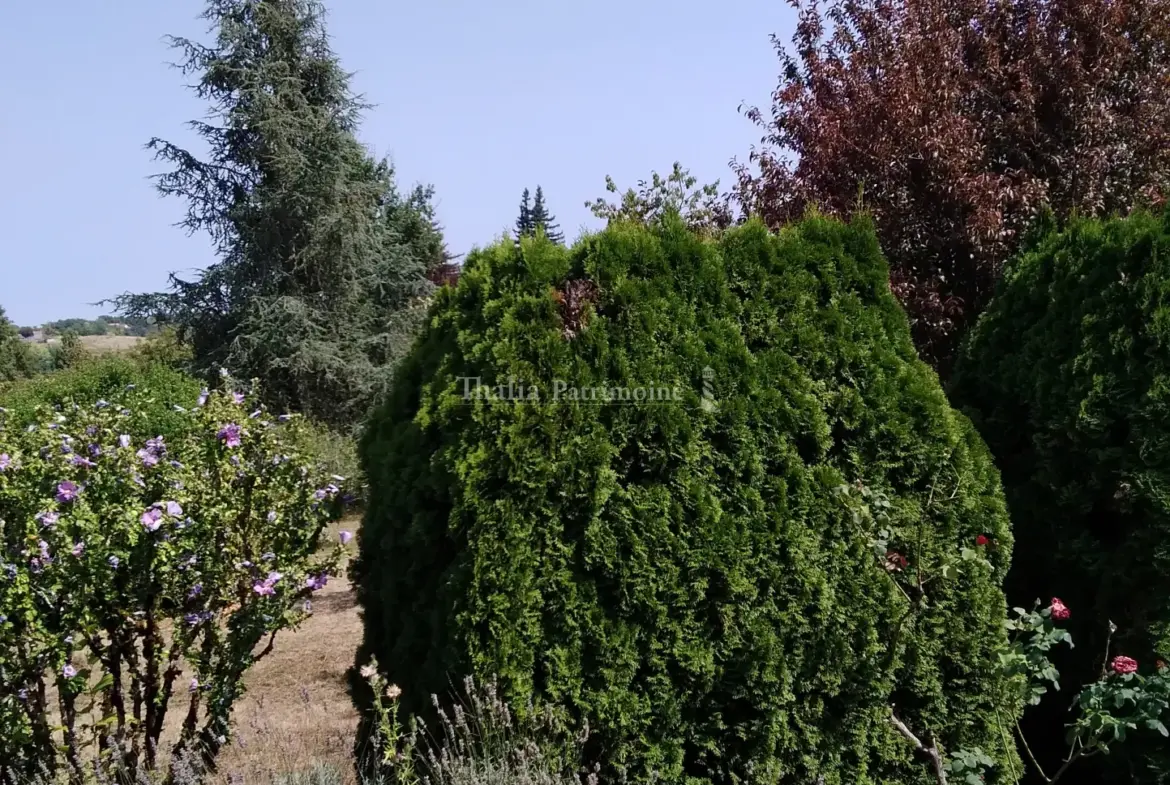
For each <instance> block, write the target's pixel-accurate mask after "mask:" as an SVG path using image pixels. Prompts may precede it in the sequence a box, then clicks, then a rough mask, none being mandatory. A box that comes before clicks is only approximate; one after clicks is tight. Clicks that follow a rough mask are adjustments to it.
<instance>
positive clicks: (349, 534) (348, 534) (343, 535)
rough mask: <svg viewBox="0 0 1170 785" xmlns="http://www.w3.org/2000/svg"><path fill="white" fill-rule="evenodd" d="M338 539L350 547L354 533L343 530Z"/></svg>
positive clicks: (338, 534)
mask: <svg viewBox="0 0 1170 785" xmlns="http://www.w3.org/2000/svg"><path fill="white" fill-rule="evenodd" d="M337 538H338V539H339V540H341V544H342V545H349V541H350V540H352V539H353V533H352V532H347V531H344V530H342V531H340V532H338V533H337Z"/></svg>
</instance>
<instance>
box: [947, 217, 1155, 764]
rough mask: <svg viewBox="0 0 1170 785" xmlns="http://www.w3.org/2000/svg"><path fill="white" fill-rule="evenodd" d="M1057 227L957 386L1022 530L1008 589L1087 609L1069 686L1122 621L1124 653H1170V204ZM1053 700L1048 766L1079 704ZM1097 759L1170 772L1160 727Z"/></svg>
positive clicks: (985, 325)
mask: <svg viewBox="0 0 1170 785" xmlns="http://www.w3.org/2000/svg"><path fill="white" fill-rule="evenodd" d="M1049 227H1050V228H1049V229H1048V230H1047V231H1046V232H1041V231H1038V232H1037V236H1036V238H1035V239H1034V240H1032V241H1030V242H1029V244H1028V246H1027V247H1026V248H1025V250H1024V251H1023V252H1022V253H1021V254H1020V256H1019V257H1018V258H1017V259H1015V260H1014V261H1013V262H1012V263H1011V265H1009V267H1008V270H1007V272H1006V274H1005V277H1004V280H1003V282H1002V284H1001V286H1000V289H999V291H998V293H997V295H996V297H995V299H994V300H992V302H991V305H990V306H989V307H988V309H987V311H986V312H985V313H984V314H983V316H982V317H981V318H980V319H979V321H978V323H977V324H976V325H975V327H974V328H973V330H972V331H971V333H970V336H969V338H968V340H967V341H966V343H965V344H964V348H963V352H962V354H961V356H960V359H959V363H958V365H957V368H956V373H955V377H954V380H953V388H954V390H953V398H954V400H956V402H958V403H961V404H963V405H965V406H967V407H969V411H971V413H972V415H973V417H974V418H975V420H976V424H977V425H978V426H979V427H980V430H981V431H982V432H983V434H984V436H985V438H986V439H987V442H988V444H989V446H990V447H991V449H992V451H993V453H994V454H995V456H996V459H997V462H998V463H999V466H1000V469H1001V471H1002V473H1003V482H1004V486H1005V491H1006V494H1007V499H1008V504H1009V508H1010V510H1011V514H1012V520H1013V522H1014V527H1015V532H1016V556H1015V562H1014V567H1013V568H1012V571H1011V573H1010V575H1009V579H1008V582H1007V586H1008V590H1009V598H1010V599H1011V600H1013V601H1014V602H1015V603H1017V604H1025V603H1027V604H1030V603H1031V602H1032V601H1033V600H1034V599H1036V598H1038V597H1039V598H1043V599H1044V601H1047V598H1049V597H1051V596H1053V595H1056V596H1058V597H1060V598H1061V599H1062V600H1064V601H1065V602H1066V603H1067V604H1068V605H1069V606H1070V607H1071V608H1072V609H1073V614H1072V618H1071V619H1070V621H1069V624H1070V625H1071V627H1070V629H1071V630H1072V632H1073V634H1074V636H1075V638H1076V641H1077V648H1076V649H1075V650H1074V651H1073V652H1072V653H1071V655H1070V656H1069V658H1068V660H1067V662H1066V663H1062V664H1063V665H1064V666H1065V667H1064V668H1062V673H1063V676H1064V678H1063V680H1062V683H1063V686H1064V690H1065V692H1068V693H1071V692H1074V691H1075V690H1076V689H1077V688H1078V687H1079V686H1080V685H1081V684H1084V683H1085V682H1086V681H1090V680H1095V679H1096V678H1097V677H1098V676H1099V674H1100V673H1101V669H1102V666H1103V663H1102V656H1103V655H1102V652H1103V651H1104V649H1105V644H1106V640H1107V638H1108V637H1109V629H1108V627H1109V622H1110V621H1113V622H1114V623H1116V624H1117V626H1118V631H1117V633H1116V634H1115V635H1114V636H1113V645H1112V650H1111V654H1125V655H1128V656H1132V657H1134V658H1136V659H1137V660H1138V661H1139V663H1141V664H1142V666H1143V667H1144V668H1151V669H1152V667H1153V665H1154V662H1155V660H1156V659H1157V658H1161V659H1163V660H1170V545H1168V543H1170V397H1168V396H1170V213H1163V214H1162V215H1160V216H1154V215H1150V214H1144V213H1141V214H1135V215H1133V216H1131V217H1129V218H1127V219H1113V220H1108V221H1103V222H1102V221H1096V220H1086V219H1077V220H1074V221H1072V222H1071V223H1070V224H1069V225H1068V226H1067V228H1065V229H1064V230H1058V229H1057V228H1056V227H1055V226H1052V225H1051V224H1049ZM1045 705H1049V706H1050V710H1049V711H1045ZM1045 705H1042V706H1041V708H1040V709H1039V710H1037V712H1036V713H1035V715H1034V716H1033V715H1031V714H1030V715H1029V717H1030V719H1031V721H1030V722H1029V723H1028V727H1027V729H1028V731H1029V737H1030V738H1031V739H1032V740H1033V741H1034V745H1033V746H1034V747H1036V748H1037V749H1038V751H1039V753H1040V754H1041V755H1042V756H1047V758H1046V760H1044V761H1043V763H1045V764H1050V762H1051V761H1053V760H1055V759H1056V756H1057V755H1059V754H1060V751H1061V750H1062V749H1063V747H1064V744H1063V728H1062V724H1063V722H1065V721H1067V714H1066V713H1065V712H1066V708H1067V704H1064V703H1063V702H1062V701H1053V702H1051V704H1045ZM1153 749H1157V750H1159V752H1158V754H1157V756H1155V757H1147V755H1148V754H1149V753H1150V751H1151V750H1153ZM1094 760H1098V762H1099V763H1100V764H1101V768H1100V769H1098V770H1096V771H1094V770H1093V769H1092V767H1089V768H1088V769H1082V771H1083V772H1084V773H1083V774H1082V775H1081V776H1083V777H1085V779H1084V780H1083V781H1084V782H1093V783H1100V782H1116V783H1122V782H1125V783H1129V782H1149V783H1154V782H1164V781H1165V780H1164V774H1162V775H1155V774H1154V773H1152V771H1153V770H1152V769H1151V768H1150V766H1151V765H1153V766H1155V767H1160V770H1161V771H1162V772H1165V771H1170V754H1168V752H1167V749H1166V745H1165V740H1164V739H1163V738H1162V737H1161V736H1160V735H1158V734H1157V733H1155V732H1154V731H1152V730H1144V729H1143V730H1139V731H1138V732H1136V733H1135V734H1131V738H1130V739H1128V740H1127V741H1126V743H1125V744H1124V745H1119V746H1118V748H1117V752H1116V753H1115V754H1111V755H1110V756H1108V758H1107V759H1104V760H1100V759H1094ZM1160 777H1162V778H1160Z"/></svg>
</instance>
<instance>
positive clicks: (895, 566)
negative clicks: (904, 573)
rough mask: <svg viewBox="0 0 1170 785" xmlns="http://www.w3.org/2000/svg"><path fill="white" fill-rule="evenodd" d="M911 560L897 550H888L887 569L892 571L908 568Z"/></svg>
mask: <svg viewBox="0 0 1170 785" xmlns="http://www.w3.org/2000/svg"><path fill="white" fill-rule="evenodd" d="M909 564H910V561H909V560H908V559H907V558H906V557H905V556H903V555H902V554H900V553H898V552H897V551H886V569H887V570H888V571H890V572H895V571H899V572H900V571H901V570H904V569H906V567H907V566H908V565H909Z"/></svg>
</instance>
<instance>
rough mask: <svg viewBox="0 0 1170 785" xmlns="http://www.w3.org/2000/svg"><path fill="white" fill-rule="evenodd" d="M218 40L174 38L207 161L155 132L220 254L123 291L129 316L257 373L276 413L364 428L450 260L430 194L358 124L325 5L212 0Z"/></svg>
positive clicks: (213, 361) (190, 219)
mask: <svg viewBox="0 0 1170 785" xmlns="http://www.w3.org/2000/svg"><path fill="white" fill-rule="evenodd" d="M204 17H205V18H206V19H207V20H208V21H209V22H210V24H211V28H212V30H213V32H214V34H215V40H214V42H213V43H211V44H210V45H203V44H201V43H197V42H194V41H190V40H187V39H183V38H175V39H172V41H173V44H174V46H175V47H176V48H177V49H179V50H180V51H181V52H183V55H184V58H183V61H182V63H181V67H182V69H183V70H184V71H185V72H191V73H196V74H198V75H199V80H198V82H197V83H196V85H195V87H194V89H195V92H196V94H197V95H198V96H199V97H200V98H202V99H204V100H206V101H207V102H208V103H209V104H210V107H211V111H210V116H209V119H207V120H205V121H195V122H192V123H191V125H192V127H193V128H194V129H195V130H196V132H198V133H199V135H200V136H201V137H202V138H203V139H204V141H205V142H206V143H207V145H208V147H209V148H210V154H209V156H208V157H207V158H206V159H204V160H200V159H199V158H197V157H195V156H194V155H192V154H190V153H189V152H188V151H186V150H183V149H182V148H179V147H177V146H176V145H174V144H171V143H169V142H166V141H164V140H162V139H157V138H156V139H153V140H151V142H150V144H149V145H148V146H149V148H150V149H152V150H154V151H155V153H156V155H157V156H158V158H159V159H161V160H163V161H166V162H168V163H170V164H172V166H173V169H172V170H171V171H169V172H167V173H165V174H162V175H160V176H158V178H157V180H156V184H157V187H158V189H159V191H160V193H162V194H164V195H168V196H180V197H182V198H184V199H186V200H187V203H188V209H187V215H186V218H185V220H184V222H183V225H184V226H185V227H186V228H187V229H188V230H190V231H192V232H194V231H206V232H207V233H208V234H209V235H210V236H211V238H212V240H213V242H214V245H215V249H216V252H217V256H218V259H217V260H216V262H215V263H213V264H211V265H210V266H209V267H208V268H207V269H206V270H204V271H202V272H201V273H200V274H198V275H197V276H196V277H195V278H194V279H190V280H188V279H182V278H179V277H178V276H175V275H172V276H171V279H170V284H171V286H170V291H167V292H162V293H155V294H144V295H124V296H122V297H119V298H115V300H114V303H115V305H116V306H117V307H118V308H119V310H121V311H122V312H124V313H127V314H129V315H132V316H142V315H158V316H160V317H161V318H162V319H163V320H164V321H168V322H171V323H174V324H176V325H177V326H178V328H179V331H180V335H181V337H182V338H183V339H185V340H187V341H189V342H190V343H191V344H192V346H193V350H194V359H195V364H196V367H197V368H199V369H200V370H201V371H203V372H211V371H212V370H213V369H214V368H215V367H217V366H227V367H229V368H230V370H231V371H232V372H233V373H234V374H235V375H237V376H239V377H242V378H250V377H255V378H259V379H261V380H263V383H264V388H263V389H264V393H265V395H267V396H268V398H269V400H268V403H270V404H271V405H273V406H276V407H280V408H291V409H298V410H302V411H306V412H308V413H310V414H313V415H315V416H317V417H320V418H322V419H324V420H326V421H327V422H331V423H334V424H337V425H345V424H350V423H353V422H355V421H357V420H358V419H359V418H360V417H361V416H362V415H363V413H364V412H365V411H366V409H367V408H368V406H369V405H370V402H371V401H372V400H374V399H376V398H377V396H378V395H379V393H380V391H381V389H382V388H383V387H384V386H385V384H386V383H387V380H388V378H389V374H390V372H391V370H392V368H393V365H394V363H395V361H396V360H397V358H398V356H399V355H400V354H401V353H402V352H403V351H404V350H405V347H406V346H407V345H408V344H409V341H410V336H411V335H412V326H413V324H414V323H415V322H417V321H418V318H419V315H420V314H419V312H418V311H419V309H418V308H416V307H413V304H414V303H415V302H417V299H418V298H419V297H420V296H422V295H425V294H426V293H427V292H428V291H429V290H430V288H431V285H430V284H429V283H428V282H427V280H426V278H425V274H426V272H427V271H428V269H430V268H433V267H436V266H441V265H442V264H444V263H445V262H446V261H448V260H449V255H448V254H447V253H446V250H445V248H444V246H443V244H442V237H441V234H440V231H439V228H438V225H437V223H436V222H435V220H434V215H433V212H432V211H431V209H430V191H429V190H427V189H425V188H424V189H416V190H415V191H413V192H411V193H410V194H408V195H405V196H404V195H402V194H401V193H400V192H399V191H398V189H397V187H396V185H395V182H394V172H393V169H392V168H391V166H390V165H389V164H388V163H386V162H385V161H377V160H374V159H373V158H372V157H371V156H370V154H369V153H368V151H367V150H366V149H365V148H364V147H363V146H362V145H361V144H360V143H359V142H358V141H357V139H356V137H355V131H356V129H357V126H358V122H359V119H360V114H361V110H362V109H363V108H364V105H363V103H362V102H361V101H360V100H359V98H358V97H356V96H355V95H353V93H352V92H351V90H350V87H349V77H348V75H347V74H346V73H345V71H344V70H342V68H341V66H340V64H339V62H338V60H337V57H336V56H335V55H334V54H333V52H332V51H331V49H330V47H329V40H328V37H327V35H326V32H325V27H324V11H323V8H322V6H321V4H320V3H318V2H317V1H316V0H212V1H211V2H209V3H208V6H207V10H206V11H205V13H204Z"/></svg>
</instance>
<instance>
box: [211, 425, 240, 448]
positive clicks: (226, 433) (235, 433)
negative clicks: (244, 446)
mask: <svg viewBox="0 0 1170 785" xmlns="http://www.w3.org/2000/svg"><path fill="white" fill-rule="evenodd" d="M240 432H241V431H240V426H238V425H236V424H235V423H231V424H229V425H225V426H224V427H222V428H220V429H219V433H218V434H216V436H218V437H219V440H220V441H221V442H223V443H224V444H226V445H227V446H228V447H239V446H240Z"/></svg>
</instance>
